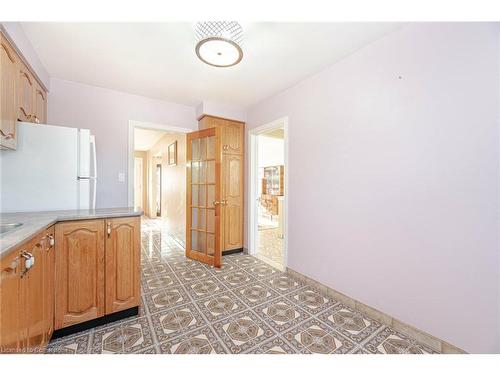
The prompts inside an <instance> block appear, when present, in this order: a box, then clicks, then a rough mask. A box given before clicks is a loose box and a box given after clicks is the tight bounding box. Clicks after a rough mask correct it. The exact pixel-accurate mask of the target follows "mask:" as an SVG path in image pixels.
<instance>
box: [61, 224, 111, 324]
mask: <svg viewBox="0 0 500 375" xmlns="http://www.w3.org/2000/svg"><path fill="white" fill-rule="evenodd" d="M55 301H56V303H55V329H59V328H63V327H67V326H70V325H74V324H77V323H81V322H84V321H87V320H91V319H95V318H98V317H101V316H103V315H104V221H103V220H86V221H75V222H66V223H58V224H57V225H56V296H55Z"/></svg>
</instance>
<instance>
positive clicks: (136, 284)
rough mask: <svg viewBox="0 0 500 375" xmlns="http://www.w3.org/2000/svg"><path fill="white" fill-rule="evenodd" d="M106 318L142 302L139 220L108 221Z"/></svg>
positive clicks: (137, 218) (135, 218) (134, 218)
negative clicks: (107, 315)
mask: <svg viewBox="0 0 500 375" xmlns="http://www.w3.org/2000/svg"><path fill="white" fill-rule="evenodd" d="M106 227H107V228H106V231H107V233H106V260H105V262H106V314H111V313H114V312H117V311H121V310H125V309H128V308H131V307H135V306H139V305H140V301H141V240H140V238H141V235H140V218H139V217H132V218H130V217H126V218H116V219H107V220H106Z"/></svg>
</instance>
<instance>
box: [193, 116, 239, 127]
mask: <svg viewBox="0 0 500 375" xmlns="http://www.w3.org/2000/svg"><path fill="white" fill-rule="evenodd" d="M204 117H211V118H216V119H219V120H224V121H231V122H237V123H238V124H243V125H245V122H244V121H240V120H233V119H230V118H226V117H220V116H214V115H207V114H202V115H200V116H199V117H198V118H197V120H198V121H200V120H201V119H202V118H204Z"/></svg>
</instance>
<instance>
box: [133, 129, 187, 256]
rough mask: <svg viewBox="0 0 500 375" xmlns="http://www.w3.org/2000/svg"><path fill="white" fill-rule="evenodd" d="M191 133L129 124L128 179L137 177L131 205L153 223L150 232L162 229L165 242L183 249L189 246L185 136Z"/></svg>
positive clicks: (183, 130)
mask: <svg viewBox="0 0 500 375" xmlns="http://www.w3.org/2000/svg"><path fill="white" fill-rule="evenodd" d="M191 131H192V130H191V129H182V128H174V127H169V126H164V125H156V124H148V123H137V122H130V124H129V175H131V176H134V179H133V181H130V180H129V205H133V206H135V207H138V208H140V209H142V210H143V211H144V216H145V218H148V219H151V220H147V223H148V224H147V226H148V227H149V228H156V229H155V230H156V231H157V230H158V229H161V233H162V237H165V240H167V237H168V238H170V239H171V240H173V242H174V243H175V244H178V245H179V246H181V247H182V248H184V247H185V244H186V229H185V227H186V134H187V133H189V132H191ZM130 167H132V170H130ZM131 200H132V204H131ZM144 222H146V221H144Z"/></svg>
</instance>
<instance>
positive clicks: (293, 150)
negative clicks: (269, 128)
mask: <svg viewBox="0 0 500 375" xmlns="http://www.w3.org/2000/svg"><path fill="white" fill-rule="evenodd" d="M498 38H499V28H498V25H496V24H474V23H469V24H450V23H448V24H439V23H437V24H414V25H409V26H407V27H405V28H403V29H401V30H399V31H397V32H395V33H393V34H390V35H388V36H387V37H385V38H383V39H381V40H379V41H377V42H375V43H373V44H371V45H369V46H367V47H365V48H363V49H362V50H360V51H358V52H357V53H355V54H354V55H351V56H350V57H348V58H346V59H344V60H343V61H341V62H339V63H337V64H335V65H333V66H331V67H330V68H329V69H328V70H325V71H323V72H321V73H319V74H317V75H315V76H313V77H311V78H309V79H307V80H305V81H302V82H301V83H300V84H298V85H297V86H295V87H293V88H291V89H289V90H287V91H285V92H283V93H281V94H279V95H276V96H274V97H272V98H270V99H268V100H266V101H264V102H262V103H260V104H259V105H257V106H255V107H254V108H252V109H251V110H250V111H249V113H248V128H250V129H251V128H253V127H256V126H260V125H262V124H265V123H268V122H270V121H272V120H275V119H277V118H280V117H282V116H289V152H290V154H289V159H290V165H289V168H288V172H289V185H290V186H289V187H288V188H289V190H288V191H289V194H290V195H289V199H290V201H289V202H290V207H289V231H288V233H289V240H288V243H289V249H288V266H289V267H291V268H292V269H295V270H297V271H299V272H301V273H303V274H305V275H307V276H310V277H312V278H314V279H316V280H318V281H320V282H322V283H324V284H326V285H328V286H331V287H333V288H335V289H337V290H339V291H341V292H344V293H346V294H347V295H349V296H351V297H353V298H356V299H358V300H361V301H363V302H365V303H367V304H368V305H371V306H373V307H375V308H378V309H380V310H382V311H384V312H386V313H388V314H391V315H393V316H394V317H397V318H399V319H401V320H402V321H405V322H407V323H409V324H411V325H413V326H415V327H418V328H420V329H423V330H425V331H427V332H429V333H431V334H433V335H435V336H437V337H440V338H442V339H444V340H446V341H449V342H450V343H452V344H455V345H457V346H459V347H461V348H463V349H465V350H467V351H470V352H497V353H498V352H500V338H499V336H500V334H499V263H500V260H499V246H498V245H499V239H498V207H499V206H498V204H499V199H498V188H499V153H498V148H499V144H498V139H499V138H498V131H499V121H498V114H499V112H498V108H499V79H498V75H499V46H500V45H499V39H498ZM311 166H314V167H313V168H311Z"/></svg>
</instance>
